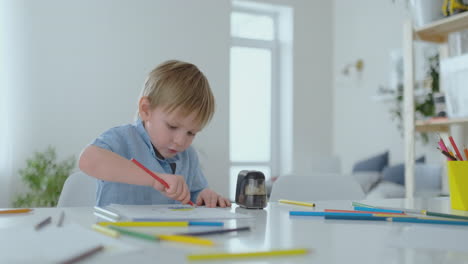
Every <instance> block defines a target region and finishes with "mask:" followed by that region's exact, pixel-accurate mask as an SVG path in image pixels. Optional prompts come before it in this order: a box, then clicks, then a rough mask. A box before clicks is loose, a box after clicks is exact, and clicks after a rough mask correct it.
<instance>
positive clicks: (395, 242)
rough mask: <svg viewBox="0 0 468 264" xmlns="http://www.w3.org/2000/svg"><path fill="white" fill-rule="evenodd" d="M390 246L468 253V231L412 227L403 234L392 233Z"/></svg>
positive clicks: (463, 228)
mask: <svg viewBox="0 0 468 264" xmlns="http://www.w3.org/2000/svg"><path fill="white" fill-rule="evenodd" d="M454 238H456V239H454ZM388 245H389V246H392V247H396V248H416V249H435V250H452V251H462V252H468V247H467V245H468V229H466V227H454V226H443V227H442V226H441V227H439V226H433V225H418V226H416V225H412V226H408V227H405V228H403V229H401V232H395V233H392V235H391V236H389V240H388Z"/></svg>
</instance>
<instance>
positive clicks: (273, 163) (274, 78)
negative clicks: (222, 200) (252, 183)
mask: <svg viewBox="0 0 468 264" xmlns="http://www.w3.org/2000/svg"><path fill="white" fill-rule="evenodd" d="M234 12H239V13H246V14H249V15H262V16H269V17H271V18H272V20H273V30H274V37H273V40H261V39H251V38H242V37H235V36H232V35H231V36H230V40H231V41H230V49H231V48H233V47H247V48H258V49H266V50H269V51H270V53H271V69H270V71H271V80H270V81H271V87H270V88H271V102H270V119H271V123H270V135H271V136H270V161H268V162H253V161H232V160H231V157H229V167H230V168H232V167H234V166H246V167H247V166H266V167H269V168H270V173H271V175H269V176H270V177H274V176H276V175H279V172H280V169H281V164H280V162H279V161H280V160H279V157H280V153H279V151H280V149H279V147H280V144H279V142H280V132H279V131H280V118H279V116H280V112H281V104H280V98H279V95H280V90H279V83H280V74H279V73H280V67H279V65H280V58H281V57H280V49H279V47H280V40H279V34H278V32H279V27H278V25H279V15H278V14H277V13H276V12H274V11H271V12H268V11H263V10H256V9H250V8H244V7H236V6H233V8H232V10H231V14H232V13H234ZM229 89H232V87H229ZM230 177H231V175H230ZM234 182H236V181H234ZM230 189H231V190H233V189H235V186H231V188H230Z"/></svg>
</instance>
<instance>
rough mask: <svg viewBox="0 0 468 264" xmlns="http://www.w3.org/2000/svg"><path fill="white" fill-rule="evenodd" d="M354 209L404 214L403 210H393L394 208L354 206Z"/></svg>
mask: <svg viewBox="0 0 468 264" xmlns="http://www.w3.org/2000/svg"><path fill="white" fill-rule="evenodd" d="M354 210H356V211H366V212H379V213H398V214H403V213H404V212H403V211H399V210H392V209H382V208H370V207H362V206H354Z"/></svg>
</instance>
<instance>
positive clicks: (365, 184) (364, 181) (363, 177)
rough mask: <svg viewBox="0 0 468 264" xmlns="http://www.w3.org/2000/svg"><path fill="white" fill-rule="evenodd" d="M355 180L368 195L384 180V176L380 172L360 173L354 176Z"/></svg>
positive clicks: (355, 173)
mask: <svg viewBox="0 0 468 264" xmlns="http://www.w3.org/2000/svg"><path fill="white" fill-rule="evenodd" d="M352 175H353V177H354V179H355V180H356V181H357V182H358V183H359V185H361V188H362V190H363V191H364V193H368V192H369V191H370V190H372V188H374V187H375V186H376V185H377V184H378V183H379V182H380V180H381V179H382V177H381V176H382V174H381V173H380V172H378V171H358V172H354V173H353V174H352Z"/></svg>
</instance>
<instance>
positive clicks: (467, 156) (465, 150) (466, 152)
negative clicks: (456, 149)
mask: <svg viewBox="0 0 468 264" xmlns="http://www.w3.org/2000/svg"><path fill="white" fill-rule="evenodd" d="M463 152H465V158H466V160H468V149H467V148H466V147H465V148H464V149H463Z"/></svg>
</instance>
